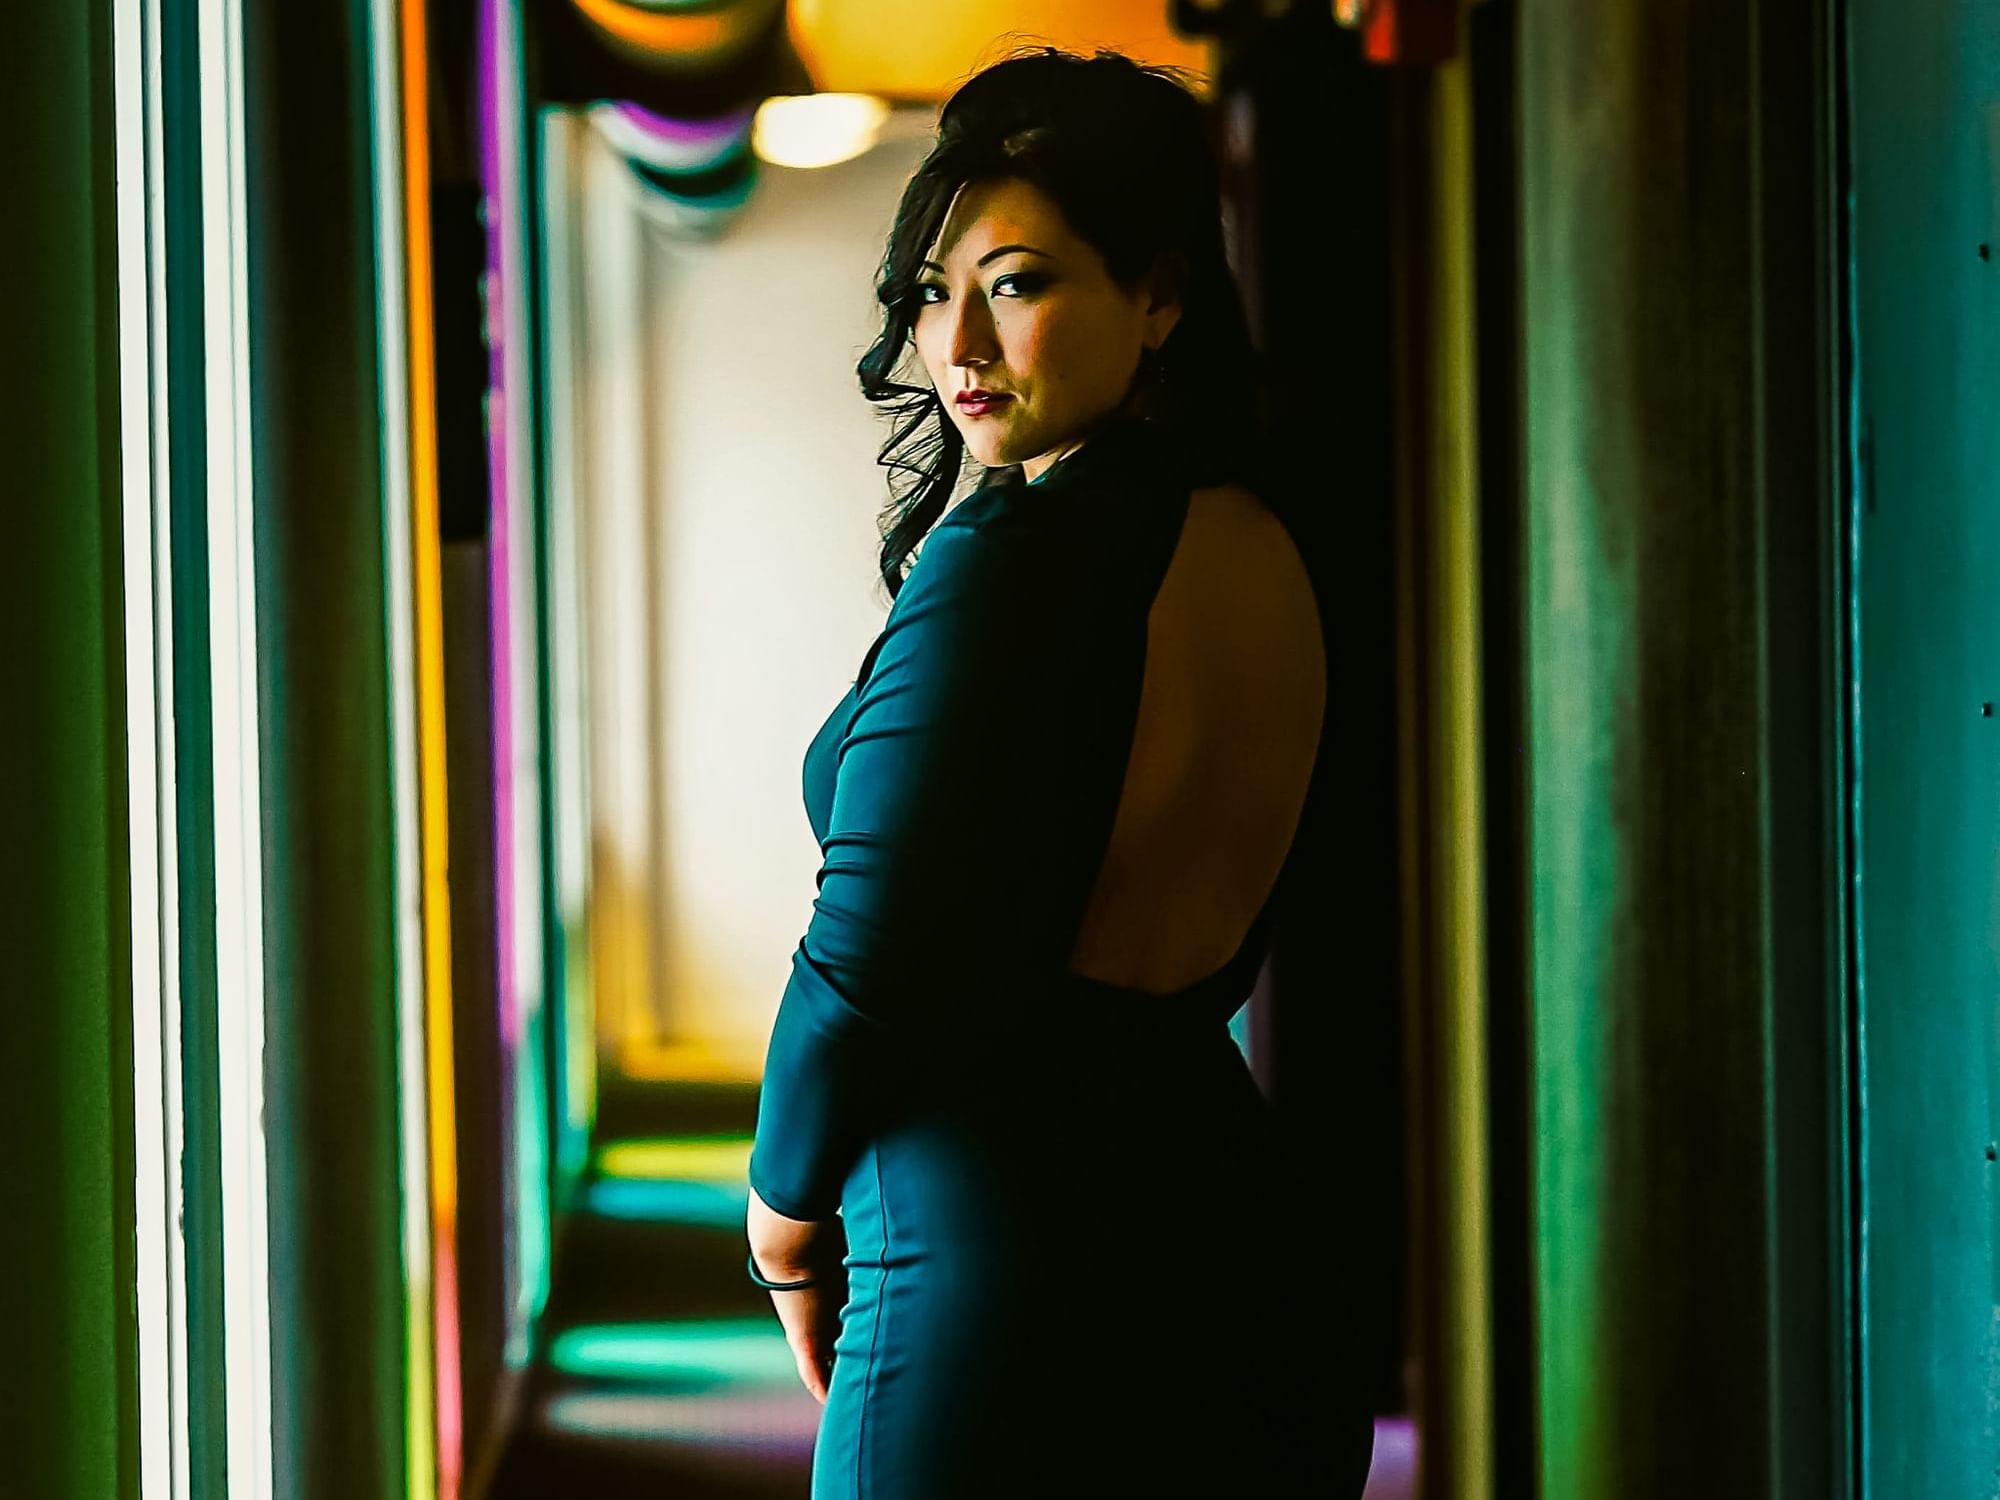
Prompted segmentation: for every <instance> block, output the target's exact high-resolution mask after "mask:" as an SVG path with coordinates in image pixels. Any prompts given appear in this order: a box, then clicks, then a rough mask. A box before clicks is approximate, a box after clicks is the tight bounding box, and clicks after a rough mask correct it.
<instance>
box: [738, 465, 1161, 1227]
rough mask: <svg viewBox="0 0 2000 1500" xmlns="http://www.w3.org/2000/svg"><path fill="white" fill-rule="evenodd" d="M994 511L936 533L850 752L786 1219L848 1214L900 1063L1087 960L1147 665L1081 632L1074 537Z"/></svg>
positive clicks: (859, 712)
mask: <svg viewBox="0 0 2000 1500" xmlns="http://www.w3.org/2000/svg"><path fill="white" fill-rule="evenodd" d="M990 498H991V497H987V496H980V497H974V498H972V499H968V500H967V501H966V502H965V503H964V504H962V505H961V506H960V507H958V509H957V510H955V511H954V512H952V513H951V514H950V515H948V516H947V517H946V519H945V520H944V521H942V522H940V523H939V525H938V526H937V527H936V528H934V529H933V531H932V533H931V535H930V536H929V538H928V539H927V540H926V542H925V545H924V550H923V553H922V555H921V556H920V558H919V560H918V562H917V564H916V566H915V567H914V568H913V570H912V571H911V573H910V576H909V580H908V582H907V583H906V584H905V585H904V587H903V589H902V590H901V592H900V593H899V594H898V595H897V599H896V603H895V607H894V608H893V609H891V611H890V614H889V619H888V621H887V624H886V625H885V628H884V631H883V637H882V642H881V645H880V648H879V649H878V651H877V653H876V657H875V661H874V664H873V666H872V668H871V669H870V671H869V672H868V674H867V676H866V677H865V679H864V681H863V682H862V684H861V686H860V688H859V689H858V690H857V695H856V706H855V711H854V714H853V717H852V719H851V721H850V724H849V726H848V730H847V733H846V735H845V737H844V738H843V739H842V742H841V745H840V749H839V763H838V772H837V775H836V778H835V791H834V797H833V805H832V809H831V813H830V816H829V822H828V830H827V835H826V838H825V840H824V851H825V852H824V859H823V861H822V864H821V868H820V872H819V877H818V890H819V894H818V897H817V899H816V900H815V901H814V903H813V915H812V919H811V922H810V924H809V925H808V927H807V929H806V932H805V935H804V937H803V938H802V939H801V941H800V943H799V945H798V947H797V949H796V950H795V952H794V954H793V959H792V973H791V978H790V980H789V982H788V983H787V985H786V989H785V994H784V997H783V999H782V1001H781V1003H780V1005H779V1010H778V1017H777V1020H776V1022H775V1024H774V1026H773V1028H772V1033H771V1040H770V1046H769V1050H768V1053H767V1056H766V1059H765V1069H764V1083H763V1091H762V1095H761V1097H760V1101H759V1108H758V1123H757V1136H756V1142H755V1147H754V1149H753V1151H752V1154H751V1161H750V1181H751V1185H752V1187H753V1188H754V1189H755V1191H756V1193H757V1195H758V1196H759V1197H760V1198H761V1200H762V1201H763V1202H764V1203H765V1205H766V1206H767V1207H768V1208H770V1209H772V1210H773V1211H775V1213H776V1214H778V1215H779V1216H781V1217H783V1218H788V1219H793V1220H797V1221H804V1222H811V1221H816V1220H820V1219H825V1218H828V1217H830V1216H831V1215H832V1213H833V1211H834V1208H835V1207H836V1205H837V1204H838V1203H839V1199H840V1188H841V1184H842V1182H843V1180H844V1178H845V1176H846V1174H847V1172H848V1170H849V1169H850V1168H851V1167H852V1165H853V1163H854V1162H855V1160H856V1159H857V1157H858V1156H859V1154H860V1152H861V1150H862V1149H863V1147H864V1146H865V1145H866V1143H867V1141H868V1139H869V1138H870V1136H871V1134H872V1133H873V1130H872V1127H873V1125H874V1123H875V1121H876V1119H877V1116H876V1114H875V1110H876V1108H877V1106H878V1105H879V1104H880V1103H881V1101H882V1100H884V1099H885V1098H891V1097H893V1096H894V1092H895V1090H894V1086H893V1084H894V1078H895V1076H896V1072H897V1070H898V1069H899V1068H908V1067H912V1066H921V1065H922V1059H923V1056H924V1054H925V1053H926V1052H927V1051H929V1050H930V1049H932V1048H934V1047H937V1046H953V1045H966V1044H969V1043H973V1042H975V1041H977V1042H978V1043H980V1044H985V1043H988V1042H990V1041H992V1040H993V1039H994V1038H995V1036H996V1034H998V1033H1001V1032H1005V1031H1007V1030H1009V1029H1017V1028H1018V1029H1019V1030H1022V1031H1025V1030H1027V1029H1029V1028H1030V1027H1032V1026H1034V1025H1035V1024H1037V1023H1038V1022H1039V1020H1040V1019H1041V1018H1038V1017H1034V1016H1028V1015H1023V1014H1022V1013H1021V999H1022V996H1023V995H1024V993H1026V991H1025V990H1024V988H1023V986H1022V984H1021V982H1020V981H1021V980H1023V979H1024V978H1028V977H1031V976H1034V975H1037V974H1046V973H1048V972H1051V971H1052V969H1059V968H1060V966H1061V965H1063V964H1064V963H1066V962H1067V958H1068V954H1069V951H1070V948H1071V946H1072V945H1073V943H1074V940H1075V934H1076V930H1077V926H1078V924H1079V923H1080V922H1081V920H1082V913H1083V909H1084V903H1085V901H1086V900H1087V898H1088V894H1089V885H1090V882H1091V881H1092V879H1094V876H1095V873H1096V872H1095V866H1094V863H1093V862H1092V858H1091V856H1092V854H1093V852H1094V853H1097V854H1101V852H1102V846H1103V841H1104V839H1105V838H1106V837H1107V836H1108V832H1109V828H1110V820H1111V818H1112V816H1113V815H1114V814H1115V811H1116V805H1115V804H1116V799H1117V793H1118V788H1119V785H1120V784H1121V781H1122V777H1123V771H1124V757H1125V754H1126V753H1127V751H1128V749H1129V746H1128V745H1127V744H1126V743H1122V742H1120V743H1107V741H1108V740H1110V739H1111V738H1113V735H1112V733H1111V726H1113V725H1116V724H1119V723H1123V724H1124V725H1125V726H1126V728H1127V730H1128V731H1129V724H1130V715H1131V714H1132V713H1133V712H1135V711H1136V692H1137V683H1136V670H1137V667H1138V665H1139V663H1136V662H1134V661H1132V660H1131V659H1130V658H1129V656H1128V655H1124V654H1121V652H1123V651H1124V649H1125V648H1126V647H1129V645H1130V642H1123V643H1118V642H1111V643H1107V642H1106V641H1104V640H1102V639H1092V638H1091V637H1092V636H1093V635H1097V636H1101V635H1102V633H1103V632H1101V631H1098V632H1091V631H1079V630H1077V629H1076V628H1074V627H1075V626H1076V624H1077V622H1076V621H1075V620H1073V619H1070V618H1067V606H1066V604H1065V601H1066V600H1070V599H1073V598H1074V597H1075V591H1074V590H1073V589H1070V588H1067V587H1063V586H1052V584H1051V579H1052V577H1056V576H1063V575H1064V574H1065V570H1066V569H1067V568H1068V567H1069V566H1070V563H1069V562H1067V561H1066V560H1065V559H1064V557H1063V555H1062V554H1061V552H1060V551H1059V550H1057V549H1059V548H1060V546H1061V544H1062V541H1063V539H1062V538H1061V537H1053V538H1051V537H1050V536H1049V533H1050V531H1051V529H1052V528H1050V527H1049V526H1047V524H1046V523H1038V522H1034V521H1030V520H1027V519H1025V518H1023V517H1021V516H1019V515H1016V514H1013V513H1010V512H1008V511H1007V510H1006V509H1005V508H1004V507H1003V506H999V505H995V504H991V503H985V502H987V501H988V500H989V499H990ZM1143 626H1144V622H1143V620H1141V621H1139V622H1138V629H1139V630H1140V631H1141V632H1143ZM1141 640H1143V634H1142V635H1141ZM1092 663H1098V664H1100V665H1096V666H1093V665H1092ZM1107 716H1108V717H1107Z"/></svg>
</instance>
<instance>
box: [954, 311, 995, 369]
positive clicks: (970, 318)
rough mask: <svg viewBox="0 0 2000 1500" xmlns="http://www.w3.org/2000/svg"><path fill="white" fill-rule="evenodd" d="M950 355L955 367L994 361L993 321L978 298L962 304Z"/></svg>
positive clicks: (955, 323)
mask: <svg viewBox="0 0 2000 1500" xmlns="http://www.w3.org/2000/svg"><path fill="white" fill-rule="evenodd" d="M946 353H947V354H948V355H949V357H950V359H951V362H952V363H953V364H955V365H973V364H985V363H986V362H988V361H989V360H991V359H992V357H993V317H992V314H991V313H990V312H988V311H987V308H986V304H985V302H984V301H982V300H981V299H980V298H978V297H966V298H964V299H962V300H961V301H960V302H959V303H958V307H957V310H956V312H955V313H954V315H953V318H952V323H951V342H950V344H949V345H948V346H947V349H946Z"/></svg>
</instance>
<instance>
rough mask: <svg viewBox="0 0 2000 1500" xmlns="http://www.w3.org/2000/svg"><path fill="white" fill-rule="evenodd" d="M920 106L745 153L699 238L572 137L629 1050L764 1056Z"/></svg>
mask: <svg viewBox="0 0 2000 1500" xmlns="http://www.w3.org/2000/svg"><path fill="white" fill-rule="evenodd" d="M930 129H931V121H930V118H929V117H928V116H925V115H916V116H908V117H904V118H902V119H900V120H899V121H898V124H897V126H896V127H895V134H896V136H897V137H898V138H892V139H887V140H885V141H884V143H883V144H881V145H879V146H878V147H877V148H876V149H874V150H873V151H871V152H869V153H868V154H866V155H864V156H862V157H860V158H858V159H856V160H854V161H851V162H847V163H843V164H841V165H839V166H835V167H829V168H824V169H820V170H817V171H794V170H789V169H785V168H779V167H770V166H763V167H761V168H760V170H761V174H762V175H761V180H760V181H759V183H758V185H757V187H756V190H755V191H754V193H753V194H752V196H751V199H750V202H749V203H748V205H747V206H746V207H745V208H744V209H743V210H742V212H741V214H740V215H739V217H737V219H736V220H735V221H734V222H733V223H732V224H731V225H730V227H729V228H728V230H727V231H726V232H725V233H724V234H723V235H722V236H720V237H719V238H717V239H714V240H711V241H689V240H688V239H686V238H685V237H684V236H682V235H679V234H677V233H676V232H675V231H674V230H673V229H672V228H671V227H670V226H669V225H668V224H666V223H665V222H656V221H654V220H653V219H650V218H649V217H648V215H647V212H646V206H645V205H646V199H645V196H644V195H645V193H646V192H647V191H648V190H647V189H646V188H644V187H643V186H642V185H640V184H639V183H637V182H636V181H635V180H634V179H633V178H632V176H631V174H630V173H629V171H628V170H627V169H626V168H625V166H624V164H623V163H622V162H621V161H619V160H618V159H617V158H616V157H615V156H613V155H612V154H611V153H610V152H609V150H608V148H606V147H604V146H603V144H602V142H601V141H599V140H598V138H597V137H596V135H595V133H594V132H589V131H583V132H579V133H578V136H577V140H578V145H579V149H580V151H581V153H582V155H583V156H584V157H585V158H586V159H585V160H583V161H580V162H579V165H580V166H581V167H583V168H584V170H583V171H582V172H581V173H580V178H581V180H582V182H583V187H582V196H583V198H584V199H585V200H586V201H585V202H584V203H583V204H582V205H580V206H581V208H582V214H581V217H580V220H579V223H580V225H581V235H580V238H581V239H582V241H583V242H584V243H583V245H582V247H581V248H582V254H581V255H580V257H579V259H578V261H577V264H578V265H579V267H581V268H583V269H582V270H581V273H580V274H581V276H582V277H583V279H584V283H585V284H584V285H583V286H581V287H579V288H575V289H572V290H571V292H570V293H569V295H571V296H572V297H573V298H574V299H575V302H574V305H575V306H576V308H577V309H578V311H579V313H580V315H581V316H580V318H579V320H578V324H577V332H576V341H575V353H576V363H575V371H576V378H575V393H576V394H575V402H574V406H573V413H574V422H575V429H576V431H575V436H576V441H575V442H574V443H572V444H571V445H570V447H571V449H572V450H573V453H574V457H573V459H572V471H573V474H574V482H575V484H576V487H577V504H578V508H579V512H580V514H581V516H582V518H583V521H584V524H583V526H582V530H583V532H584V541H583V547H582V550H583V554H584V559H585V560H584V570H585V577H584V584H583V591H584V595H585V601H586V604H585V607H586V612H587V614H588V615H589V629H588V631H587V640H586V647H585V650H586V654H587V658H588V676H589V679H590V682H589V699H590V708H589V711H588V720H589V728H588V730H587V737H588V739H589V741H590V753H589V760H590V767H591V801H592V803H593V813H592V833H593V838H592V846H593V859H592V863H593V875H594V879H593V886H594V888H595V896H596V899H597V903H598V904H599V905H600V906H601V907H602V910H601V911H600V913H599V920H598V921H597V922H596V923H595V932H596V934H597V938H598V942H599V944H600V945H601V947H602V948H603V949H604V950H605V951H601V952H600V953H599V954H598V980H597V989H598V995H599V1000H600V1006H601V1028H600V1036H601V1037H604V1038H605V1039H606V1040H611V1041H615V1042H616V1043H617V1044H618V1045H619V1047H620V1048H621V1049H622V1050H623V1051H624V1052H625V1053H626V1054H627V1057H626V1061H627V1062H628V1065H629V1066H630V1068H631V1070H633V1071H637V1072H641V1073H660V1074H665V1075H668V1076H672V1075H675V1074H688V1075H694V1074H702V1073H711V1074H712V1073H720V1074H722V1075H724V1076H729V1075H734V1076H740V1077H745V1078H750V1077H755V1076H756V1074H757V1072H758V1070H759V1069H760V1067H761V1063H762V1058H763V1048H764V1041H765V1038H766V1036H767V1035H768V1033H769V1029H770V1024H771V1019H772V1015H773V1013H774V1012H775V1010H776V1007H777V1004H778V1000H779V997H780V995H781V994H782V993H783V989H784V985H785V981H786V978H787V976H788V974H789V972H790V965H791V956H792V951H793V949H794V948H795V947H796V945H797V943H798V940H799V937H800V935H801V934H802V933H803V931H804V930H805V925H806V922H807V921H808V920H809V919H810V916H811V912H812V899H813V893H814V887H813V877H814V874H815V872H816V871H817V869H818V862H819V851H818V846H817V845H816V844H815V842H814V840H813V836H812V830H811V828H810V827H809V825H808V824H807V822H806V817H805V811H804V806H803V803H802V800H801V789H800V760H801V758H802V756H803V755H804V753H805V748H806V744H807V742H808V741H809V740H810V738H811V737H812V734H813V732H814V731H815V730H816V729H817V728H818V727H819V725H820V723H821V721H822V720H823V719H824V718H825V716H826V714H827V713H828V711H829V710H830V709H831V708H832V707H833V705H834V704H835V702H836V701H837V700H838V699H839V698H840V697H841V695H842V694H843V693H844V692H845V691H846V690H847V688H848V686H849V685H850V684H851V683H852V681H853V678H854V673H855V669H856V667H857V666H858V665H859V663H860V659H861V656H862V653H863V652H864V651H865V650H866V648H867V646H868V643H869V642H870V641H871V640H872V639H873V637H874V635H875V633H876V632H877V631H878V630H879V629H880V628H881V625H882V619H883V616H884V614H885V612H886V608H887V601H886V595H885V593H884V591H883V590H882V589H881V587H880V584H879V582H878V581H877V578H876V575H875V563H874V554H875V549H876V547H877V545H878V534H877V530H876V514H877V512H878V511H879V510H880V508H881V507H882V505H883V504H884V503H885V501H886V500H887V490H886V488H885V485H884V477H883V471H882V470H881V469H880V468H879V466H878V465H877V464H876V462H875V452H876V450H877V448H879V446H880V445H881V442H882V439H883V437H884V435H885V434H886V431H887V428H886V425H885V424H884V422H883V420H882V419H881V418H880V417H879V416H878V415H877V413H876V411H875V409H874V408H873V407H871V406H870V405H869V404H868V403H867V402H866V401H864V400H863V399H862V397H861V395H860V392H859V391H858V389H857V388H856V384H855V379H854V373H853V369H854V363H855V360H856V359H857V358H858V357H859V356H860V354H861V352H862V351H863V350H864V349H865V348H866V347H867V345H868V343H869V342H870V341H871V340H872V339H873V337H874V333H875V330H876V327H877V316H878V314H877V308H876V304H875V300H874V291H873V279H874V273H875V270H876V266H877V264H878V262H879V260H880V258H881V254H882V248H883V244H884V241H885V239H886V236H887V233H888V228H889V223H890V220H891V218H892V217H893V215H894V211H895V206H896V201H897V199H898V197H899V196H900V194H901V192H902V188H903V185H904V183H905V182H906V181H907V180H908V177H909V175H910V173H911V171H912V170H913V169H914V168H915V166H916V164H917V162H918V161H919V160H920V159H921V157H922V155H923V153H924V151H925V150H926V149H927V148H928V144H929V133H930ZM556 294H558V295H560V294H561V291H560V289H557V291H556ZM621 975H622V976H623V977H622V978H621V977H620V976H621ZM607 1032H608V1033H609V1035H607ZM648 1032H651V1033H653V1036H652V1039H651V1041H650V1042H649V1043H648V1044H647V1045H644V1046H640V1047H634V1046H633V1045H632V1043H633V1042H634V1041H635V1040H638V1039H643V1038H645V1037H646V1034H647V1033H648ZM662 1044H664V1046H663V1045H662Z"/></svg>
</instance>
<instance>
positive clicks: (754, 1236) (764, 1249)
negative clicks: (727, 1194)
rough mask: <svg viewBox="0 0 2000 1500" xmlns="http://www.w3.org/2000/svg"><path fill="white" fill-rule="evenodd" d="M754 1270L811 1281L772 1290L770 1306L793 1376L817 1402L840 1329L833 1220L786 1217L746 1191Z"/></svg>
mask: <svg viewBox="0 0 2000 1500" xmlns="http://www.w3.org/2000/svg"><path fill="white" fill-rule="evenodd" d="M744 1228H745V1232H746V1233H747V1234H748V1236H749V1239H750V1254H751V1256H752V1257H753V1258H754V1259H755V1260H756V1262H757V1270H758V1272H759V1273H760V1274H761V1275H763V1276H764V1277H765V1278H766V1279H768V1280H771V1281H800V1280H803V1279H804V1278H806V1277H808V1276H811V1277H814V1278H815V1279H816V1285H813V1286H809V1287H805V1288H803V1289H802V1290H800V1291H796V1292H772V1293H771V1305H772V1306H773V1307H775V1308H776V1309H777V1312H778V1322H779V1324H780V1326H782V1327H783V1329H784V1330H785V1342H786V1343H787V1344H789V1345H791V1349H792V1358H793V1359H794V1360H795V1361H796V1362H797V1364H798V1367H799V1379H800V1380H802V1381H804V1382H805V1387H806V1389H807V1390H809V1391H811V1392H812V1394H813V1399H814V1400H816V1401H818V1402H819V1403H820V1405H822V1406H824V1405H825V1404H826V1396H827V1388H828V1387H829V1386H830V1385H831V1384H832V1381H833V1341H834V1339H835V1337H836V1336H838V1334H839V1333H840V1309H841V1308H842V1307H843V1306H844V1305H845V1304H846V1302H847V1273H846V1270H845V1268H844V1267H843V1266H842V1264H841V1256H842V1255H843V1254H844V1253H845V1250H846V1245H845V1236H844V1235H843V1234H842V1233H841V1224H840V1220H838V1219H819V1220H807V1219H788V1218H786V1217H785V1216H784V1215H783V1214H781V1213H779V1212H778V1211H777V1210H776V1209H775V1208H772V1207H771V1205H770V1204H768V1203H766V1202H765V1201H764V1200H763V1199H762V1198H760V1197H758V1196H757V1190H756V1189H755V1188H752V1189H751V1190H750V1214H749V1219H748V1221H747V1223H746V1224H745V1226H744Z"/></svg>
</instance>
